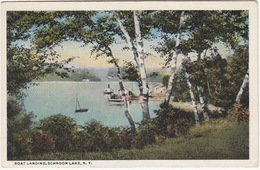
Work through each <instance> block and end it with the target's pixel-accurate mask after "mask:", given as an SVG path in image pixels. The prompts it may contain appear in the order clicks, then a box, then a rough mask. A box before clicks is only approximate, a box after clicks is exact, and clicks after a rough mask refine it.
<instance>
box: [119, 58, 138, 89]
mask: <svg viewBox="0 0 260 170" xmlns="http://www.w3.org/2000/svg"><path fill="white" fill-rule="evenodd" d="M124 64H125V66H124V68H123V79H128V80H130V81H136V82H138V84H141V78H140V73H139V72H138V71H137V70H136V68H135V66H134V64H133V63H132V62H127V61H124Z"/></svg>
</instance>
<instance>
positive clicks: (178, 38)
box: [164, 11, 185, 106]
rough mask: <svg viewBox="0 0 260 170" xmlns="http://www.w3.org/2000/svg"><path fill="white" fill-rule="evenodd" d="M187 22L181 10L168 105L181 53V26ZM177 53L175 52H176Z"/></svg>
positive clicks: (166, 99)
mask: <svg viewBox="0 0 260 170" xmlns="http://www.w3.org/2000/svg"><path fill="white" fill-rule="evenodd" d="M184 23H185V16H184V11H182V12H181V16H180V23H179V28H178V33H177V37H176V42H175V47H174V49H173V54H172V59H171V60H172V61H171V62H172V64H171V76H170V78H169V81H168V86H167V90H166V97H165V100H164V103H165V104H166V105H167V106H168V105H169V102H170V98H171V95H172V90H173V86H172V84H173V79H174V76H175V73H176V68H177V60H178V56H179V53H180V50H179V49H178V47H179V45H180V43H181V39H182V38H181V33H182V32H181V28H182V27H183V26H184ZM174 53H175V54H174Z"/></svg>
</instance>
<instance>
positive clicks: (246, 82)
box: [236, 70, 249, 104]
mask: <svg viewBox="0 0 260 170" xmlns="http://www.w3.org/2000/svg"><path fill="white" fill-rule="evenodd" d="M248 84H249V70H247V73H246V75H245V78H244V80H243V83H242V85H241V87H240V89H239V92H238V93H237V96H236V104H240V100H241V96H242V94H243V92H244V88H245V87H246V86H247V85H248Z"/></svg>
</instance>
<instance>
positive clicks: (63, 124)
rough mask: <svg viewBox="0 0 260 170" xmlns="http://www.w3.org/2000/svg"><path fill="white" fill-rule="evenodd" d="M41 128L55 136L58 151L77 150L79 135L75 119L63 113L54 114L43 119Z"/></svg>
mask: <svg viewBox="0 0 260 170" xmlns="http://www.w3.org/2000/svg"><path fill="white" fill-rule="evenodd" d="M39 128H40V129H42V130H43V131H44V132H46V134H48V135H50V136H51V137H52V138H53V140H54V141H55V148H56V150H57V151H61V152H63V151H64V152H68V151H75V150H77V147H78V139H79V136H78V130H77V128H78V126H77V124H76V121H75V120H74V119H72V118H70V117H68V116H65V115H62V114H56V115H52V116H50V117H47V118H45V119H43V120H41V121H40V127H39Z"/></svg>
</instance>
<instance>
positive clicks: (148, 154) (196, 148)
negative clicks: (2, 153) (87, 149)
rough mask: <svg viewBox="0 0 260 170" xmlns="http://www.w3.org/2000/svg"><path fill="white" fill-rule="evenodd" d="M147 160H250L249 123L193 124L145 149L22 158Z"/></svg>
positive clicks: (218, 122) (223, 121)
mask: <svg viewBox="0 0 260 170" xmlns="http://www.w3.org/2000/svg"><path fill="white" fill-rule="evenodd" d="M147 159H151V160H154V159H182V160H187V159H249V125H248V123H240V124H238V123H235V122H230V121H228V120H223V119H220V120H213V121H210V122H209V123H207V124H203V125H198V126H194V127H192V128H191V129H190V132H189V134H188V135H187V136H184V137H179V138H171V139H167V140H166V141H165V143H163V144H158V145H155V144H154V145H148V146H146V147H145V148H144V149H131V150H126V149H121V150H115V151H113V152H102V153H100V152H96V153H78V152H77V153H46V154H39V155H27V156H24V157H22V158H20V160H147Z"/></svg>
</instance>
